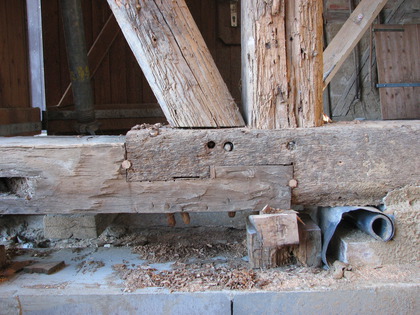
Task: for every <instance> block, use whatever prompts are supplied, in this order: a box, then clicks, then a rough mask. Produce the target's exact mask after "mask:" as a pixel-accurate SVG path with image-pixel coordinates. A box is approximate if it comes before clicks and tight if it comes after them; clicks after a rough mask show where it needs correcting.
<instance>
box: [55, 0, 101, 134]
mask: <svg viewBox="0 0 420 315" xmlns="http://www.w3.org/2000/svg"><path fill="white" fill-rule="evenodd" d="M60 8H61V16H62V19H63V26H64V37H65V42H66V49H67V60H68V64H69V70H70V78H71V82H72V90H73V99H74V105H75V109H76V112H77V123H78V124H77V128H76V129H77V131H78V132H79V133H89V134H94V133H95V131H96V130H97V129H98V123H97V121H96V118H95V111H94V107H93V93H92V86H91V82H90V72H89V65H88V59H87V49H86V39H85V31H84V25H83V13H82V5H81V2H80V0H60Z"/></svg>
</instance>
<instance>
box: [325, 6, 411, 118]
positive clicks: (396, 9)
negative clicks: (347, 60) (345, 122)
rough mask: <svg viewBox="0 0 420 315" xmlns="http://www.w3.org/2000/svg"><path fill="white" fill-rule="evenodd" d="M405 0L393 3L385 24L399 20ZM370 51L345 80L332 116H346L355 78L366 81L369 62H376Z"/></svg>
mask: <svg viewBox="0 0 420 315" xmlns="http://www.w3.org/2000/svg"><path fill="white" fill-rule="evenodd" d="M405 1H406V0H398V1H396V3H394V4H393V9H392V11H391V12H390V13H389V14H388V16H387V17H386V19H385V22H384V23H385V24H395V23H399V22H400V21H401V18H402V16H403V15H404V12H405V11H406V10H407V8H408V7H409V6H407V5H403V4H404V3H405ZM370 55H371V51H370V47H368V48H367V49H365V51H364V53H363V56H362V58H361V70H360V73H357V72H354V73H353V74H352V76H351V78H350V79H349V80H348V82H347V86H346V88H345V90H344V91H343V92H342V93H341V96H340V98H339V100H338V101H337V105H336V106H335V107H334V109H333V114H332V116H333V117H336V116H346V115H347V113H348V111H349V109H350V107H351V105H352V104H353V101H354V97H355V93H354V85H355V84H356V79H357V77H358V76H359V75H361V76H362V82H365V81H366V78H367V76H368V75H369V74H370V73H371V72H370V71H369V68H370V67H371V64H375V63H376V58H375V56H370ZM363 74H364V75H363Z"/></svg>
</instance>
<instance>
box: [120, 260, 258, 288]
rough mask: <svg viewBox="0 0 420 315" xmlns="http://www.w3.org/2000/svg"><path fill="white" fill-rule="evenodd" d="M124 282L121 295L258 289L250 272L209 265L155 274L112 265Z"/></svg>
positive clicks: (179, 268)
mask: <svg viewBox="0 0 420 315" xmlns="http://www.w3.org/2000/svg"><path fill="white" fill-rule="evenodd" d="M114 269H115V270H116V271H118V272H119V273H120V276H121V278H122V279H123V280H125V291H126V292H131V291H134V290H136V289H141V288H147V287H161V288H168V289H170V290H172V291H189V292H192V291H205V290H211V289H215V290H216V289H219V290H220V289H229V290H246V289H252V288H261V287H262V283H260V280H258V279H257V275H256V273H255V272H254V271H253V270H247V269H245V268H239V269H231V268H227V267H221V266H219V267H216V266H215V265H213V264H203V265H202V264H192V265H188V267H187V266H180V265H178V266H176V267H175V268H174V269H173V270H164V271H160V272H157V269H155V268H151V267H148V266H146V267H140V268H137V269H129V268H128V267H127V266H126V265H124V264H122V265H114Z"/></svg>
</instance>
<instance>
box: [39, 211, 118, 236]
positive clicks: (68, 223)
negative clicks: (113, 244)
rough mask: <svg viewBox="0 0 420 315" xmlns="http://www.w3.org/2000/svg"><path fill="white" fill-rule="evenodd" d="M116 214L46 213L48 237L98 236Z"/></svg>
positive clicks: (46, 232) (45, 234)
mask: <svg viewBox="0 0 420 315" xmlns="http://www.w3.org/2000/svg"><path fill="white" fill-rule="evenodd" d="M116 216H117V215H116V214H96V215H92V214H82V215H80V214H74V215H73V214H72V215H46V216H45V217H44V236H45V237H46V238H72V237H73V238H80V239H84V238H96V237H98V236H99V235H101V233H102V232H103V231H104V230H105V229H106V228H107V226H108V225H109V224H111V223H112V221H114V219H115V218H116Z"/></svg>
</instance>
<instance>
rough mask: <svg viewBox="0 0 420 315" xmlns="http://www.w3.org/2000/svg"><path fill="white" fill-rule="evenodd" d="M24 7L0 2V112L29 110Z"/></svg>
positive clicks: (14, 2)
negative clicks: (20, 109)
mask: <svg viewBox="0 0 420 315" xmlns="http://www.w3.org/2000/svg"><path fill="white" fill-rule="evenodd" d="M26 28H27V25H26V5H25V2H24V1H23V0H20V1H13V2H9V1H6V0H1V1H0V108H30V107H31V104H30V89H29V78H28V73H29V65H28V54H27V50H28V44H27V31H26Z"/></svg>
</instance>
